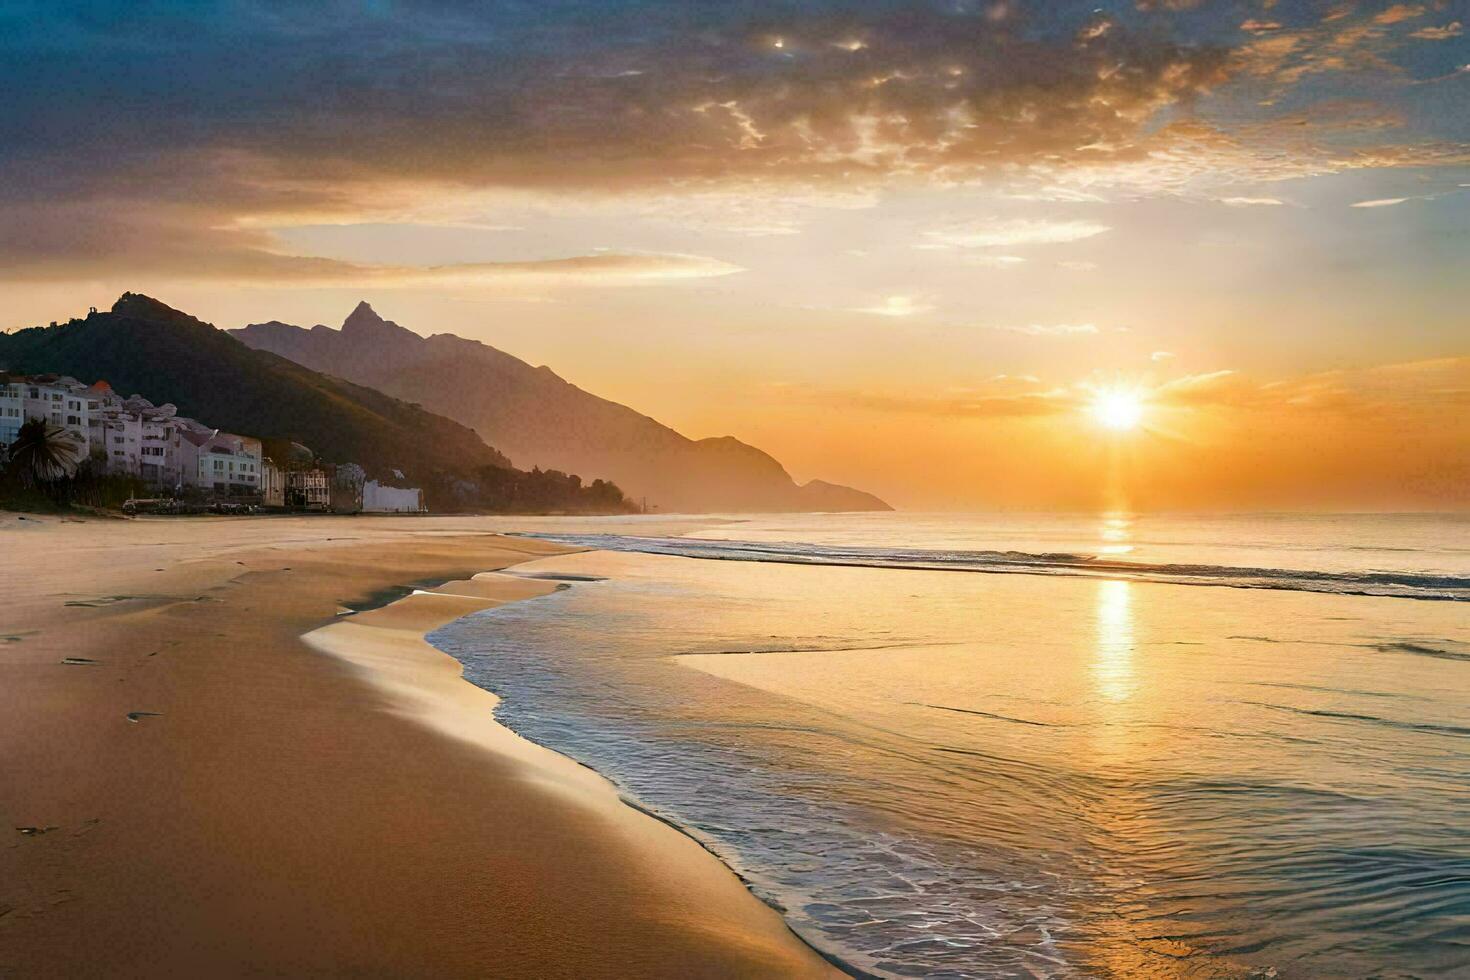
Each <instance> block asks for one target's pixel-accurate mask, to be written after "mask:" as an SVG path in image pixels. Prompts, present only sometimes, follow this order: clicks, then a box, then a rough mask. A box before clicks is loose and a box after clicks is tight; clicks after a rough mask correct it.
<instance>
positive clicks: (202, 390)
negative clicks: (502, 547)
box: [0, 293, 615, 509]
mask: <svg viewBox="0 0 1470 980" xmlns="http://www.w3.org/2000/svg"><path fill="white" fill-rule="evenodd" d="M0 369H5V370H10V371H16V372H19V373H23V374H42V373H55V374H66V375H70V376H72V377H74V378H78V379H80V380H82V381H87V382H91V381H96V380H99V379H104V380H106V381H107V382H109V383H110V384H111V385H112V387H113V388H114V389H115V390H117V391H119V392H126V393H132V392H137V393H138V394H141V395H144V396H145V397H147V398H150V399H152V400H153V401H155V402H165V401H167V402H172V403H174V404H175V405H177V406H178V409H179V412H180V414H182V415H187V416H192V417H193V418H197V419H199V420H200V421H201V422H204V423H205V424H207V425H210V426H215V427H218V428H221V429H224V430H226V431H230V432H236V433H240V434H242V435H249V436H255V437H258V438H262V439H280V440H290V441H293V442H299V443H303V444H305V445H307V446H310V447H311V448H312V449H313V450H314V451H315V452H316V453H317V454H318V455H319V456H321V457H322V458H323V459H325V460H326V461H328V462H332V463H344V462H355V463H358V464H360V465H361V466H362V467H363V468H364V469H365V470H366V471H367V472H368V474H369V475H370V476H374V477H381V478H387V479H394V471H395V470H397V471H401V472H402V473H403V475H404V477H405V478H406V479H407V480H408V481H410V482H412V483H415V484H417V485H419V486H422V487H424V488H425V489H426V490H429V491H430V497H431V505H432V506H434V507H435V508H436V509H447V508H448V507H449V506H451V505H453V504H458V505H462V506H475V507H478V506H490V507H495V506H496V505H497V504H499V503H503V502H504V501H501V500H499V499H497V495H500V496H505V495H507V494H509V495H511V498H512V499H513V500H515V501H530V500H533V499H536V500H542V499H544V500H547V501H548V502H549V504H550V506H552V507H561V506H564V505H566V503H567V501H568V500H572V499H574V498H576V497H577V495H578V494H579V493H581V489H579V488H578V487H571V488H570V489H568V488H567V486H566V483H567V481H566V480H565V479H564V478H563V475H561V474H556V475H553V476H555V477H558V478H560V479H546V478H543V475H541V474H523V473H518V472H517V471H514V470H512V469H511V463H510V460H508V459H507V458H506V457H505V456H504V455H502V454H501V453H499V452H497V451H496V450H494V449H492V448H491V447H490V446H488V445H486V443H485V442H484V440H482V439H481V438H480V437H479V436H478V435H476V434H475V432H474V431H473V430H471V429H469V428H467V427H466V426H464V425H461V424H460V423H458V422H455V421H452V420H450V419H447V418H444V417H443V416H441V415H435V414H433V413H432V412H429V411H427V410H425V409H424V408H422V407H421V406H418V405H412V404H409V403H407V402H404V401H400V400H399V399H397V398H393V397H391V396H389V395H385V394H383V393H382V392H379V391H375V390H373V389H372V388H368V387H364V386H362V385H359V384H354V383H352V382H350V381H344V380H341V379H340V378H337V377H332V376H329V375H325V374H320V373H318V372H316V371H313V370H311V369H310V368H308V367H306V366H303V365H301V364H298V363H296V362H295V361H292V360H289V359H287V358H285V357H279V356H277V355H275V354H272V353H270V352H268V351H263V350H252V349H251V348H249V347H247V346H246V345H244V344H242V343H240V342H238V341H237V340H235V339H234V338H233V337H231V336H230V335H229V334H228V333H226V332H225V331H222V330H217V329H215V328H214V327H213V326H211V325H209V324H207V323H203V322H201V321H199V320H197V319H195V318H194V317H192V316H189V315H188V314H186V313H181V312H180V311H178V310H175V309H173V308H171V307H168V306H165V305H164V304H163V303H160V302H159V301H158V300H155V299H151V298H150V297H147V296H142V295H139V294H136V293H124V294H123V295H122V298H121V299H119V300H118V301H117V303H115V304H114V305H113V307H112V310H111V311H110V312H106V313H97V312H93V313H91V314H89V315H88V316H87V317H86V318H85V319H76V320H72V321H71V322H69V323H66V324H62V325H60V326H52V327H33V328H30V329H27V330H18V331H15V332H14V333H8V334H6V333H0ZM491 471H493V472H491ZM395 482H396V481H395ZM491 487H493V488H494V489H493V490H492V489H488V488H491ZM435 489H437V490H438V492H437V493H435V492H434V491H435ZM585 489H587V490H589V491H590V490H591V488H585ZM596 493H597V499H598V500H599V501H601V502H602V503H603V504H606V502H607V500H608V497H609V495H608V492H607V488H605V487H601V486H599V488H598V489H597V491H596ZM487 495H488V497H487ZM568 495H570V496H568ZM614 495H615V492H614ZM600 509H608V508H607V507H606V506H602V507H600Z"/></svg>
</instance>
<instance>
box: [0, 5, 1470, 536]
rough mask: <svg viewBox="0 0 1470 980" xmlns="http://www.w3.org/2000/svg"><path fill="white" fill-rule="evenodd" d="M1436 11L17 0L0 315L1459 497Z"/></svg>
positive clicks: (1081, 479) (1067, 469) (1216, 498)
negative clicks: (108, 316)
mask: <svg viewBox="0 0 1470 980" xmlns="http://www.w3.org/2000/svg"><path fill="white" fill-rule="evenodd" d="M103 6H105V5H98V7H99V9H100V8H101V7H103ZM1459 9H1460V8H1458V7H1457V5H1455V4H1453V3H1449V2H1428V3H1422V4H1390V3H1354V2H1344V3H1340V4H1335V5H1327V4H1315V3H1310V4H1309V3H1290V2H1280V3H1276V2H1245V3H1231V4H1223V3H1211V2H1201V3H1168V4H1155V3H1148V2H1139V3H1132V2H1129V3H1102V4H1098V3H1088V4H1072V3H1065V2H1059V3H1052V4H1024V3H1011V2H991V3H968V2H955V3H943V4H940V3H935V4H932V5H931V4H927V3H906V4H898V3H887V2H882V0H871V2H858V3H851V4H838V5H832V4H824V3H791V4H779V5H776V4H772V5H765V4H752V5H730V6H729V7H725V6H721V7H720V8H719V9H716V8H715V7H713V6H711V7H709V8H708V9H705V8H704V7H702V6H701V5H692V6H691V5H680V4H668V3H657V2H641V3H639V2H631V0H629V2H617V3H609V4H607V5H606V7H605V8H603V9H602V10H600V12H599V15H598V17H596V18H592V19H591V21H589V19H588V18H587V17H586V16H585V12H584V11H582V9H581V7H580V6H579V5H577V4H571V3H562V2H559V0H557V2H548V3H546V4H544V5H542V6H539V7H536V8H535V9H532V8H530V7H527V8H525V9H519V8H517V10H515V11H509V10H500V11H494V10H492V11H491V12H486V11H485V10H483V9H482V8H481V7H478V6H476V5H465V6H463V7H461V6H460V5H458V4H453V3H439V4H430V3H416V2H408V3H401V4H394V5H386V4H385V5H368V7H367V8H365V9H364V10H363V11H360V12H358V13H355V14H353V15H352V16H345V15H342V14H341V13H340V12H339V13H337V14H333V15H331V16H328V15H327V14H326V13H324V12H321V11H309V10H305V9H302V10H297V11H286V12H283V11H282V10H280V9H278V8H275V7H271V6H270V5H266V4H256V3H244V4H239V5H235V6H233V7H231V8H230V9H229V10H228V11H226V10H224V9H223V8H221V9H219V10H214V11H212V12H207V13H206V12H203V11H157V12H154V13H152V14H150V15H148V16H146V17H141V18H140V17H137V16H134V15H132V14H129V13H127V12H126V11H122V12H120V13H119V15H118V16H116V17H109V16H104V15H102V14H100V13H96V12H94V13H93V14H92V15H84V14H77V13H74V12H73V13H67V12H65V11H62V10H60V9H58V10H55V11H52V10H50V9H49V8H43V7H38V8H36V10H35V11H31V13H30V14H29V15H25V14H17V15H12V16H11V17H10V21H6V19H5V16H6V15H0V27H5V28H8V30H7V31H6V32H4V37H5V40H4V41H0V55H4V57H0V83H3V84H5V85H6V88H7V91H9V92H12V93H15V96H14V98H13V104H12V109H11V113H10V115H11V118H12V121H13V122H12V124H9V125H0V176H3V177H4V180H3V181H0V284H3V291H4V292H3V295H4V297H5V299H6V304H5V307H6V310H5V317H4V323H3V325H4V326H6V327H18V326H26V325H30V324H33V323H37V322H47V321H50V320H53V319H64V318H66V317H68V316H72V315H77V314H81V313H84V312H85V310H86V308H87V307H88V306H98V307H105V306H107V305H109V304H110V303H111V302H112V300H113V299H115V298H116V296H117V295H118V294H119V293H120V292H122V291H124V290H134V291H141V292H146V293H149V294H150V295H154V296H157V297H158V298H160V299H162V300H163V301H165V302H167V303H169V304H170V305H173V306H176V307H179V308H182V309H185V310H187V311H189V312H191V313H194V314H195V315H197V316H200V317H201V318H204V319H206V320H209V321H212V322H214V323H216V324H217V325H220V326H225V327H234V326H241V325H243V324H245V323H249V322H258V321H263V320H270V319H279V320H285V321H287V322H294V323H300V324H304V325H310V324H313V323H318V322H325V323H328V324H331V325H336V324H339V323H340V322H341V320H342V319H343V317H345V316H346V314H347V313H348V312H349V311H350V310H351V309H352V307H353V306H354V305H355V304H356V302H357V301H358V300H360V299H367V300H368V301H369V302H371V303H372V304H373V306H374V307H375V308H376V309H377V310H378V311H379V312H380V313H381V314H382V315H384V316H386V317H389V318H391V319H393V320H396V321H397V322H399V323H401V324H403V325H405V326H408V327H410V328H411V329H415V330H417V331H419V332H420V333H424V334H430V333H436V332H453V333H457V334H461V335H463V336H467V337H473V338H475V339H479V340H484V341H486V342H487V343H491V344H493V345H495V346H497V347H500V348H502V349H504V350H507V351H509V352H511V353H513V354H516V355H518V356H520V357H523V358H525V359H526V360H528V361H531V362H532V363H538V364H539V363H546V364H549V365H551V366H552V367H553V368H554V369H555V370H556V371H557V372H558V373H559V374H561V375H562V376H563V377H565V378H567V379H568V380H571V381H573V382H574V383H576V384H579V385H581V386H582V387H584V388H587V389H589V390H591V391H594V392H596V393H598V394H601V395H604V396H606V397H609V398H613V399H615V400H618V401H622V402H624V403H626V404H629V405H632V406H634V407H636V408H638V409H639V410H640V411H644V412H646V413H648V414H651V415H653V416H655V417H656V418H659V419H660V420H661V421H664V422H667V423H668V424H670V425H673V426H675V427H676V428H678V429H680V430H681V431H683V432H685V433H686V434H688V435H691V436H695V437H701V436H708V435H719V434H727V433H728V434H732V435H735V436H737V437H739V438H741V439H743V440H745V441H747V442H751V443H753V444H755V445H758V446H760V447H762V448H763V449H766V450H767V451H769V452H771V453H773V454H774V455H776V456H777V457H778V458H779V459H781V460H782V461H783V462H784V463H785V464H786V465H787V467H788V468H789V469H790V470H791V471H792V472H793V475H795V476H797V477H798V478H800V479H808V478H811V477H821V478H823V479H828V480H833V481H838V482H844V483H850V484H853V485H857V486H860V487H863V488H864V489H868V490H872V491H873V492H876V493H878V494H880V495H881V496H883V497H885V498H886V499H888V500H890V501H891V502H893V503H895V504H896V505H898V506H901V507H912V508H987V507H1006V508H1067V509H1077V508H1081V509H1087V508H1093V507H1098V506H1107V505H1108V504H1109V502H1110V501H1109V497H1110V491H1109V489H1108V488H1109V486H1110V485H1115V486H1116V487H1117V488H1120V489H1119V492H1121V493H1122V494H1123V495H1124V496H1125V497H1126V500H1125V501H1124V502H1125V503H1126V505H1127V506H1131V507H1137V508H1201V509H1214V508H1229V509H1236V508H1291V509H1295V508H1347V509H1377V508H1390V509H1436V508H1464V507H1466V506H1470V422H1467V418H1470V318H1467V314H1466V312H1465V311H1466V310H1467V309H1470V230H1467V229H1470V112H1467V110H1466V108H1465V106H1467V105H1470V70H1467V68H1466V66H1467V65H1470V45H1467V44H1466V40H1465V37H1464V29H1463V24H1461V22H1460V21H1459V20H1457V19H1456V12H1457V10H1459ZM165 66H166V67H165ZM41 78H45V79H47V82H46V83H45V84H41V83H40V82H39V81H38V79H41ZM1120 384H1121V385H1126V386H1128V387H1130V388H1136V389H1137V390H1138V391H1139V392H1140V393H1141V394H1142V397H1143V399H1144V401H1145V403H1146V408H1145V414H1144V418H1143V425H1142V426H1141V427H1140V428H1139V429H1138V430H1136V431H1134V432H1131V433H1127V434H1124V435H1117V434H1109V433H1106V432H1103V431H1101V430H1100V429H1099V428H1098V427H1097V426H1096V425H1095V424H1093V423H1092V422H1091V421H1090V420H1089V418H1088V417H1087V414H1086V411H1085V405H1086V402H1087V400H1088V398H1089V397H1090V396H1089V392H1090V391H1093V390H1095V389H1097V388H1099V387H1108V386H1116V385H1120ZM1110 460H1111V461H1113V462H1111V463H1110ZM1110 472H1111V473H1112V476H1111V477H1110ZM589 475H595V474H589Z"/></svg>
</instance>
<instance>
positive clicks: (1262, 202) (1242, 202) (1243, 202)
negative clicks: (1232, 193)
mask: <svg viewBox="0 0 1470 980" xmlns="http://www.w3.org/2000/svg"><path fill="white" fill-rule="evenodd" d="M1220 203H1221V204H1228V205H1230V206H1231V207H1233V208H1248V207H1280V206H1283V205H1285V204H1286V202H1285V201H1282V200H1280V199H1278V198H1274V197H1222V198H1220Z"/></svg>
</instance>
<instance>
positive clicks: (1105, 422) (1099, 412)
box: [1087, 388, 1143, 432]
mask: <svg viewBox="0 0 1470 980" xmlns="http://www.w3.org/2000/svg"><path fill="white" fill-rule="evenodd" d="M1087 413H1088V414H1089V415H1091V416H1092V419H1093V421H1095V422H1096V423H1097V424H1098V425H1100V426H1102V427H1103V428H1105V429H1112V430H1113V431H1114V432H1128V431H1129V430H1131V429H1136V428H1138V423H1139V422H1141V421H1143V397H1142V396H1141V395H1140V394H1139V393H1138V392H1136V391H1129V390H1127V389H1125V388H1104V389H1102V390H1101V391H1098V392H1096V393H1095V394H1094V395H1093V397H1092V402H1091V403H1090V404H1089V405H1088V406H1087Z"/></svg>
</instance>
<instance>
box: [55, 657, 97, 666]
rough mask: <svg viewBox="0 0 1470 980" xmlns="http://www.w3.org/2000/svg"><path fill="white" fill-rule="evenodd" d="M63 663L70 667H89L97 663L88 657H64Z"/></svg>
mask: <svg viewBox="0 0 1470 980" xmlns="http://www.w3.org/2000/svg"><path fill="white" fill-rule="evenodd" d="M61 662H62V663H64V664H66V665H67V666H69V667H87V666H91V665H92V664H95V663H96V662H97V661H95V660H91V659H89V658H87V657H62V658H61Z"/></svg>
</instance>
